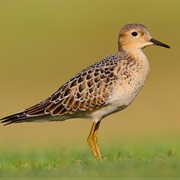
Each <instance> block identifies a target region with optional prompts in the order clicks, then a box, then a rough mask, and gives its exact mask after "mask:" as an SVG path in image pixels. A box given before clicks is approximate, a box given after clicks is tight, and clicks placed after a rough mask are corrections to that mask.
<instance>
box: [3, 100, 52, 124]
mask: <svg viewBox="0 0 180 180" xmlns="http://www.w3.org/2000/svg"><path fill="white" fill-rule="evenodd" d="M49 104H50V101H49V99H47V100H45V101H43V102H41V103H39V104H36V105H35V106H32V107H30V108H28V109H25V110H24V111H21V112H18V113H15V114H12V115H10V116H6V117H4V118H2V119H0V122H1V123H4V125H5V126H6V125H9V124H12V123H21V122H33V121H38V120H37V119H39V120H40V119H42V118H43V117H44V116H47V115H48V114H49V113H47V112H46V111H45V110H46V108H47V107H48V106H49Z"/></svg>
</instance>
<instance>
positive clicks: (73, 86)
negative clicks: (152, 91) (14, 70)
mask: <svg viewBox="0 0 180 180" xmlns="http://www.w3.org/2000/svg"><path fill="white" fill-rule="evenodd" d="M153 44H154V45H158V46H163V47H166V48H170V47H169V46H168V45H166V44H164V43H162V42H159V41H157V40H155V39H153V38H152V37H151V35H150V34H149V32H148V30H147V28H146V27H145V26H143V25H141V24H128V25H125V26H124V27H122V29H121V30H120V33H119V36H118V53H117V54H113V55H110V56H108V57H106V58H104V59H102V60H101V61H99V62H97V63H95V64H93V65H91V66H89V67H87V68H85V69H83V70H82V71H81V72H79V73H78V74H76V75H75V76H74V77H73V78H71V79H70V80H69V81H67V82H66V83H65V84H64V85H62V86H61V87H60V88H59V89H58V90H57V91H56V92H55V93H54V94H52V96H50V97H49V98H47V99H46V100H44V101H42V102H40V103H39V104H36V105H35V106H32V107H30V108H27V109H25V110H23V111H21V112H18V113H16V114H13V115H10V116H7V117H4V118H2V119H1V122H2V123H5V125H8V124H11V123H21V122H33V121H43V120H44V121H64V120H66V119H71V118H90V119H92V122H93V123H92V127H91V131H90V134H89V136H88V139H87V141H88V144H89V146H90V149H91V151H92V153H93V155H94V157H95V158H96V159H97V160H98V159H102V155H101V153H100V150H99V147H98V144H97V131H98V128H99V125H100V122H101V120H102V119H103V118H104V117H106V116H108V115H110V114H112V113H114V112H117V111H120V110H122V109H124V108H125V107H127V106H128V105H130V104H131V103H132V101H133V100H134V98H135V97H136V95H137V94H138V92H139V91H140V89H141V88H142V86H143V85H144V82H145V81H146V79H147V77H148V74H149V70H150V67H149V62H148V59H147V58H146V56H145V55H144V53H143V51H142V49H143V48H145V47H146V46H149V45H153Z"/></svg>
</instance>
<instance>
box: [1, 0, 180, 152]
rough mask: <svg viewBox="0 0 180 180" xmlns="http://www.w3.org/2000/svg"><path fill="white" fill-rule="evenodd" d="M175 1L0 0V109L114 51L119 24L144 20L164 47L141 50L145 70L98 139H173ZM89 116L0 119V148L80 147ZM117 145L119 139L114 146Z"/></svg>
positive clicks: (43, 93)
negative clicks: (137, 88)
mask: <svg viewBox="0 0 180 180" xmlns="http://www.w3.org/2000/svg"><path fill="white" fill-rule="evenodd" d="M179 10H180V1H0V83H1V84H0V86H1V88H0V92H1V93H0V99H1V101H0V117H4V116H6V115H9V114H12V113H15V112H17V111H21V110H23V109H24V108H27V107H29V106H31V105H34V104H36V103H38V102H40V101H41V100H44V99H45V98H46V97H48V96H49V95H51V94H52V93H53V92H54V91H55V90H57V89H58V88H59V87H60V86H61V85H62V84H63V83H65V82H66V81H67V80H68V79H69V78H71V77H72V76H73V75H75V74H76V73H77V72H79V71H80V70H82V69H83V68H85V67H87V66H88V65H90V64H92V63H95V62H97V61H99V60H101V59H102V58H104V57H106V56H108V55H110V54H113V53H116V52H117V36H118V32H119V30H120V28H121V27H122V26H124V25H125V24H128V23H141V24H144V25H145V26H146V27H147V28H148V29H149V31H150V33H151V35H152V36H153V37H154V38H155V39H157V40H160V41H162V42H164V43H166V44H168V45H170V46H171V49H165V48H162V47H157V46H156V47H155V46H151V47H148V48H146V49H145V50H144V52H145V54H146V56H147V57H148V59H149V61H150V65H151V73H150V76H149V78H148V81H147V82H146V84H145V86H144V88H143V89H142V91H141V92H140V94H139V95H138V96H137V98H136V100H135V101H134V102H133V103H132V105H131V106H130V107H128V108H127V109H125V110H123V111H122V112H119V113H116V114H113V115H111V116H109V117H107V118H105V119H104V120H103V122H102V124H101V127H100V130H99V134H98V137H99V144H100V147H101V146H102V151H105V149H104V150H103V146H105V145H107V146H111V145H112V148H113V145H114V144H116V147H117V146H121V145H122V144H124V143H125V144H127V145H128V144H129V145H130V144H131V143H141V144H143V143H145V142H146V143H147V142H148V141H149V142H154V143H158V142H166V141H170V142H172V144H173V142H174V143H175V142H177V140H180V117H179V111H180V110H179V100H180V95H179V93H180V80H179V78H180V59H179V57H180V50H179V45H180V34H179V32H180V20H179V18H180V11H179ZM91 124H92V122H91V121H90V120H86V119H75V120H68V121H64V122H53V123H49V122H47V123H22V124H14V125H10V126H6V127H3V126H1V127H0V148H1V149H6V148H8V147H13V148H18V147H20V148H30V147H31V148H32V147H35V148H43V147H44V148H46V147H59V148H62V147H69V148H73V147H76V148H87V149H88V146H87V143H86V138H87V136H88V134H89V131H90V128H91ZM119 148H120V147H119Z"/></svg>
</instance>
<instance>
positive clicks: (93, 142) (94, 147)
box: [87, 121, 102, 160]
mask: <svg viewBox="0 0 180 180" xmlns="http://www.w3.org/2000/svg"><path fill="white" fill-rule="evenodd" d="M100 122H101V121H98V122H97V123H96V122H93V124H92V127H91V131H90V133H89V136H88V139H87V142H88V144H89V147H90V149H91V151H92V153H93V155H94V157H95V159H96V160H101V159H102V156H101V152H100V150H99V147H98V141H97V131H98V128H99V125H100Z"/></svg>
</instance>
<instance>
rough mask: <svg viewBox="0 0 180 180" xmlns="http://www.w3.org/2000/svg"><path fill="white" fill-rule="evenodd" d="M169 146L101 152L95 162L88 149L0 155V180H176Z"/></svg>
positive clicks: (176, 157) (178, 163) (175, 159)
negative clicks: (114, 179)
mask: <svg viewBox="0 0 180 180" xmlns="http://www.w3.org/2000/svg"><path fill="white" fill-rule="evenodd" d="M179 147H180V144H178V145H177V146H174V145H172V144H171V145H170V144H154V145H153V144H152V143H150V144H148V143H147V144H146V145H132V146H124V147H117V146H114V147H113V146H112V147H111V148H110V147H107V148H105V149H104V150H105V152H104V160H103V161H99V162H97V161H96V160H94V159H93V157H92V155H91V152H90V150H88V149H78V148H75V149H65V148H64V149H58V148H56V149H43V150H40V149H33V150H32V149H31V150H30V149H27V150H20V149H18V150H17V149H16V150H14V149H8V150H1V151H0V177H1V178H2V177H3V178H7V177H16V178H25V177H26V178H27V177H28V178H35V177H36V178H57V177H61V178H100V177H101V178H139V179H140V178H141V179H145V178H177V177H180V170H179V169H180V153H179V151H178V149H179Z"/></svg>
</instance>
